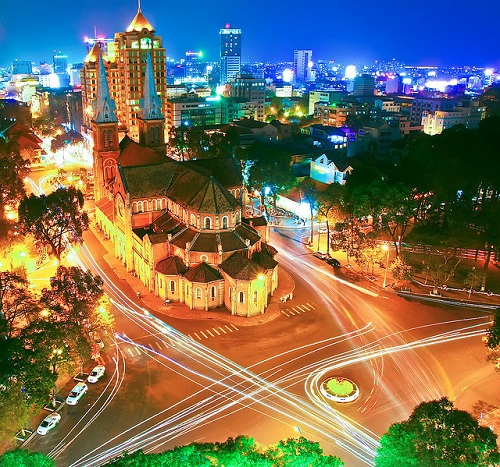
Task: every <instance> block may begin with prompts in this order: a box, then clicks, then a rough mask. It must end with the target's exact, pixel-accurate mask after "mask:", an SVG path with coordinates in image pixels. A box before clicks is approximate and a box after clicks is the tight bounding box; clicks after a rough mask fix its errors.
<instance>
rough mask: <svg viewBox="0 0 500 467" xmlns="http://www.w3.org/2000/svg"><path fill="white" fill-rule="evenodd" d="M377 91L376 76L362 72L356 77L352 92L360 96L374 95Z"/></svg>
mask: <svg viewBox="0 0 500 467" xmlns="http://www.w3.org/2000/svg"><path fill="white" fill-rule="evenodd" d="M374 93H375V78H374V77H373V76H372V75H369V74H366V73H364V74H362V75H360V76H356V78H354V88H353V91H352V94H353V95H354V96H359V97H369V96H373V95H374Z"/></svg>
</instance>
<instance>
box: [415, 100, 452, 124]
mask: <svg viewBox="0 0 500 467" xmlns="http://www.w3.org/2000/svg"><path fill="white" fill-rule="evenodd" d="M456 104H457V101H456V100H452V99H447V98H444V97H443V98H441V97H438V98H433V97H432V98H431V97H429V98H424V97H417V98H416V99H414V100H413V102H412V104H411V111H410V123H411V125H412V126H420V125H422V117H423V115H424V113H425V112H427V113H434V112H436V111H438V110H439V111H444V112H450V111H453V109H454V108H455V105H456Z"/></svg>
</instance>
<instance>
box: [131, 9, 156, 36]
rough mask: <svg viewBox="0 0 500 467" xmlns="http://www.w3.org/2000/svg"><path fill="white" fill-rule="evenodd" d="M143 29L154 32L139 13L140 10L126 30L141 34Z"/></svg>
mask: <svg viewBox="0 0 500 467" xmlns="http://www.w3.org/2000/svg"><path fill="white" fill-rule="evenodd" d="M143 29H147V30H148V31H154V28H153V26H151V24H150V23H149V21H148V20H147V19H146V18H145V17H144V15H143V14H142V12H141V9H140V8H139V10H137V14H136V15H135V18H134V19H133V20H132V22H131V23H130V24H129V27H128V28H127V32H132V31H137V32H141V31H142V30H143Z"/></svg>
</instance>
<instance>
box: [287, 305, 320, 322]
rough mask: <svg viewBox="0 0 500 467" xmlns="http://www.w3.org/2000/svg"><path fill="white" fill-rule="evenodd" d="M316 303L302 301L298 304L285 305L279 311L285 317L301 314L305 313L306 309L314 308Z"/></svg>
mask: <svg viewBox="0 0 500 467" xmlns="http://www.w3.org/2000/svg"><path fill="white" fill-rule="evenodd" d="M316 307H317V305H316V304H315V303H314V302H308V303H302V304H300V305H294V306H292V307H286V308H283V309H282V310H281V313H282V314H283V315H285V316H286V317H287V318H291V317H292V316H297V315H301V314H303V313H307V312H308V311H312V310H315V309H316Z"/></svg>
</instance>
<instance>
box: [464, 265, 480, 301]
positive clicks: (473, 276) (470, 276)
mask: <svg viewBox="0 0 500 467" xmlns="http://www.w3.org/2000/svg"><path fill="white" fill-rule="evenodd" d="M483 275H484V272H483V271H479V270H477V269H476V268H475V267H473V268H472V269H471V270H470V271H469V272H468V273H467V275H466V276H465V279H464V285H465V287H467V289H468V293H469V298H470V296H471V293H472V290H473V289H475V288H476V287H478V286H480V285H481V284H482V282H483Z"/></svg>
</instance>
